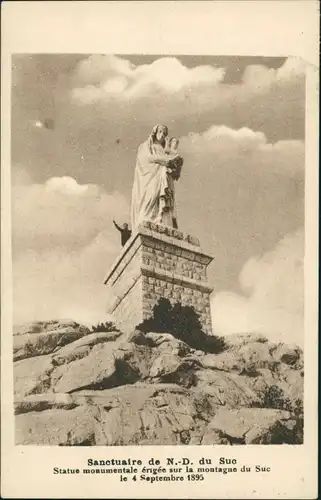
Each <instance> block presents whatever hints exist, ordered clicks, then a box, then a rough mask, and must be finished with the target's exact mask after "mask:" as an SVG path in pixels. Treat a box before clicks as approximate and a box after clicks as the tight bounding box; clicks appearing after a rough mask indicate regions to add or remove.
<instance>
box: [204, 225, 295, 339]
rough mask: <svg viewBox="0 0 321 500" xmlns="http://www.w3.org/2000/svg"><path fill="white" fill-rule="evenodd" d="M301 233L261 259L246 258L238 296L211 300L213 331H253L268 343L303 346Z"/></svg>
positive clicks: (279, 244)
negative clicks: (277, 341)
mask: <svg viewBox="0 0 321 500" xmlns="http://www.w3.org/2000/svg"><path fill="white" fill-rule="evenodd" d="M303 263H304V233H303V230H302V229H300V230H298V231H296V232H294V233H291V234H288V235H286V236H285V237H284V238H283V239H282V240H281V241H280V242H279V243H278V244H277V245H276V247H275V248H274V249H273V250H271V251H270V252H267V253H266V254H264V255H263V256H256V257H252V258H250V259H249V260H248V261H247V262H246V264H245V265H244V267H243V269H242V271H241V273H240V278H239V279H240V286H241V289H242V294H236V293H231V292H221V293H218V294H216V295H214V296H213V298H212V317H213V327H214V331H215V332H216V333H218V334H222V335H229V334H232V333H240V332H242V333H243V332H257V333H262V334H264V335H266V336H267V337H268V338H269V339H271V340H279V341H283V342H287V343H296V344H298V345H301V346H302V345H303V332H304V297H303V293H304V269H303Z"/></svg>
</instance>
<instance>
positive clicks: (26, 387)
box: [14, 355, 54, 398]
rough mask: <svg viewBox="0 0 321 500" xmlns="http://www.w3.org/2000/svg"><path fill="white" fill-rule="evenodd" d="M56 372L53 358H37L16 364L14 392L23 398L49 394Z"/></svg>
mask: <svg viewBox="0 0 321 500" xmlns="http://www.w3.org/2000/svg"><path fill="white" fill-rule="evenodd" d="M53 370H54V365H53V364H52V357H51V356H50V355H47V356H37V357H34V358H28V359H22V360H20V361H16V362H15V363H14V392H15V396H16V397H18V398H22V397H24V396H26V395H28V394H35V393H40V392H47V391H48V390H50V387H51V376H52V372H53Z"/></svg>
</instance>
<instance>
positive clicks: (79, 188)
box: [11, 54, 305, 343]
mask: <svg viewBox="0 0 321 500" xmlns="http://www.w3.org/2000/svg"><path fill="white" fill-rule="evenodd" d="M156 123H164V124H166V125H168V127H169V130H170V134H171V135H174V136H177V137H179V138H180V147H181V152H182V155H183V156H184V168H183V172H182V177H181V179H180V180H179V181H178V183H177V186H176V187H177V190H176V193H177V194H176V196H177V210H178V223H179V228H180V229H181V230H182V231H184V232H186V233H189V234H192V235H195V236H197V237H198V238H199V239H200V241H201V245H202V247H204V249H205V250H206V251H208V252H210V253H211V254H212V255H213V256H214V261H213V263H212V264H211V266H210V268H209V271H208V275H209V280H210V282H211V284H212V285H213V287H214V292H213V294H212V297H211V303H212V321H213V330H214V333H217V334H222V335H228V334H230V333H236V332H251V331H254V332H262V333H264V334H266V335H267V336H268V337H269V338H272V339H280V340H286V341H287V342H294V343H302V333H303V255H304V241H303V240H304V129H305V67H304V64H303V62H302V61H301V60H300V59H296V58H259V57H209V56H180V55H177V56H170V57H169V56H162V55H155V56H150V55H148V56H143V55H117V54H114V55H98V54H96V55H90V54H85V55H84V54H79V55H74V54H72V55H69V54H66V55H62V54H60V55H48V54H45V55H15V56H14V57H13V59H12V117H11V126H12V136H11V173H12V195H13V196H12V200H13V201H12V210H13V238H12V241H13V277H14V321H15V322H16V323H20V322H25V321H32V320H37V319H53V318H66V317H68V318H70V317H71V318H72V319H76V320H79V321H84V322H87V323H93V322H96V321H101V320H103V319H104V317H105V314H106V304H107V300H108V296H107V292H106V287H104V286H103V281H104V277H105V275H106V274H107V272H108V268H109V266H110V265H111V263H112V262H113V260H114V259H115V258H116V256H117V254H118V252H119V250H120V243H119V234H118V233H117V231H115V229H114V227H113V224H112V220H113V219H116V220H117V221H118V222H119V223H121V222H125V221H128V220H129V213H130V199H131V188H132V184H133V177H134V168H135V159H136V152H137V148H138V146H139V144H140V143H142V142H143V141H144V140H146V138H147V137H148V135H149V133H150V131H151V129H152V127H153V126H154V125H155V124H156Z"/></svg>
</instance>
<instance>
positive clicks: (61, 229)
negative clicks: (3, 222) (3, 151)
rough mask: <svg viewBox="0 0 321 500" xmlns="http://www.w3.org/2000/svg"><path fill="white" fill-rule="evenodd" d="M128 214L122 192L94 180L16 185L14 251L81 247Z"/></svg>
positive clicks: (51, 181) (62, 178)
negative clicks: (98, 183) (109, 191)
mask: <svg viewBox="0 0 321 500" xmlns="http://www.w3.org/2000/svg"><path fill="white" fill-rule="evenodd" d="M127 216H128V203H127V200H126V199H125V198H124V196H123V195H122V194H120V193H119V192H117V191H116V192H113V193H107V192H106V191H105V190H104V189H102V188H100V187H99V186H97V185H94V184H85V185H80V184H78V183H77V182H76V180H75V179H73V178H71V177H60V178H57V177H54V178H51V179H48V180H47V181H46V182H45V183H44V184H27V185H16V186H14V188H13V242H14V252H15V253H16V252H21V251H22V252H23V251H24V249H26V248H29V249H34V250H39V249H41V250H42V251H44V250H45V249H52V248H53V247H56V246H58V247H59V246H63V247H68V248H69V247H72V248H81V247H84V246H85V245H87V244H88V243H89V242H90V241H91V240H92V239H93V238H94V237H95V236H96V235H97V234H99V233H100V232H102V231H104V230H105V229H106V228H108V227H110V228H111V227H112V219H113V218H118V217H119V218H121V219H122V218H125V217H127Z"/></svg>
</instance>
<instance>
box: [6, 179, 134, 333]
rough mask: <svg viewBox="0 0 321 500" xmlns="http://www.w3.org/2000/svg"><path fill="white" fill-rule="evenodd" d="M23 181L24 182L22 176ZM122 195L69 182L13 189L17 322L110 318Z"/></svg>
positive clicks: (124, 211)
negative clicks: (108, 283) (107, 282)
mask: <svg viewBox="0 0 321 500" xmlns="http://www.w3.org/2000/svg"><path fill="white" fill-rule="evenodd" d="M22 179H23V176H22ZM127 214H128V204H127V202H126V200H125V199H124V198H123V196H122V195H121V194H120V193H117V192H114V193H107V192H106V191H104V190H103V189H102V188H100V187H98V186H96V185H91V184H88V185H80V184H78V183H77V182H76V180H75V179H72V178H70V177H62V178H51V179H49V180H48V181H47V182H45V183H44V184H33V183H29V184H18V185H16V186H15V187H14V188H13V284H14V320H15V322H16V323H21V322H24V321H30V320H37V319H52V318H66V317H71V318H72V319H76V320H77V319H78V320H79V321H83V322H87V323H94V322H95V321H98V320H99V321H101V320H102V319H103V318H105V317H107V316H106V306H107V302H108V295H107V291H106V287H105V286H103V282H104V278H105V275H106V273H107V271H108V267H109V265H110V264H111V262H112V261H113V260H114V259H115V257H116V255H117V253H118V252H119V248H120V241H119V235H118V234H117V232H116V231H115V229H114V227H113V225H112V219H113V218H116V219H118V220H119V221H122V220H126V216H127Z"/></svg>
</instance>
